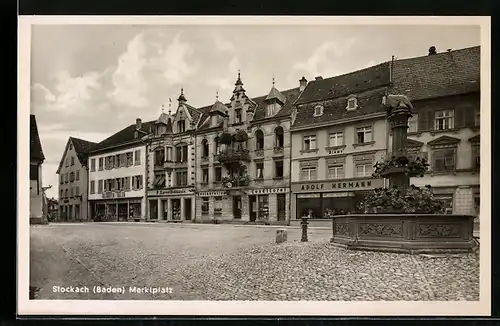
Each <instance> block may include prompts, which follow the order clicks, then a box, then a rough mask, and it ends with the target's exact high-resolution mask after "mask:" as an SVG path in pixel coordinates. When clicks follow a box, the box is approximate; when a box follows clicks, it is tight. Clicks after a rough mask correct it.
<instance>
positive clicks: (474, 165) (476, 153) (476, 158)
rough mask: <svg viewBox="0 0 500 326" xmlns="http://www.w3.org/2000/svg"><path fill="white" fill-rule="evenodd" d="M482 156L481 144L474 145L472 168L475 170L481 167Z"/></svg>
mask: <svg viewBox="0 0 500 326" xmlns="http://www.w3.org/2000/svg"><path fill="white" fill-rule="evenodd" d="M480 156H481V148H480V146H479V144H477V145H476V144H474V145H472V168H473V169H474V170H479V168H480V167H481V164H480V159H479V158H480Z"/></svg>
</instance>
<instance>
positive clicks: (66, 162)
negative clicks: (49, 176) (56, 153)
mask: <svg viewBox="0 0 500 326" xmlns="http://www.w3.org/2000/svg"><path fill="white" fill-rule="evenodd" d="M64 162H65V164H66V166H69V160H68V158H67V157H66V159H65V160H64Z"/></svg>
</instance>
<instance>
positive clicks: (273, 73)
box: [273, 71, 274, 87]
mask: <svg viewBox="0 0 500 326" xmlns="http://www.w3.org/2000/svg"><path fill="white" fill-rule="evenodd" d="M273 87H274V71H273Z"/></svg>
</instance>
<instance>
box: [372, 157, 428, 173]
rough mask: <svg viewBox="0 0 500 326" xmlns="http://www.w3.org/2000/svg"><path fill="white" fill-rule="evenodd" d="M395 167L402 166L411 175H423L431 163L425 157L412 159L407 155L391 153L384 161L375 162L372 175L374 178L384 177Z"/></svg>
mask: <svg viewBox="0 0 500 326" xmlns="http://www.w3.org/2000/svg"><path fill="white" fill-rule="evenodd" d="M393 168H401V169H402V170H403V171H404V173H405V174H406V175H407V176H409V177H417V176H419V177H423V176H424V173H425V172H427V170H428V169H429V164H428V163H427V160H426V159H425V158H420V157H417V158H415V160H410V159H408V158H407V157H406V156H399V157H398V156H396V155H389V156H388V158H386V159H385V160H383V161H382V162H377V163H375V165H374V166H373V169H374V172H373V174H372V176H373V177H374V178H380V177H384V176H385V175H386V174H387V172H389V171H390V170H391V169H393Z"/></svg>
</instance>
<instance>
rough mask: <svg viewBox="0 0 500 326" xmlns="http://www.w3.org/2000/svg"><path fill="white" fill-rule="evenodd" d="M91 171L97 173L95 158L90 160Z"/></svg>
mask: <svg viewBox="0 0 500 326" xmlns="http://www.w3.org/2000/svg"><path fill="white" fill-rule="evenodd" d="M90 171H92V172H94V171H95V158H93V159H91V160H90Z"/></svg>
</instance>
